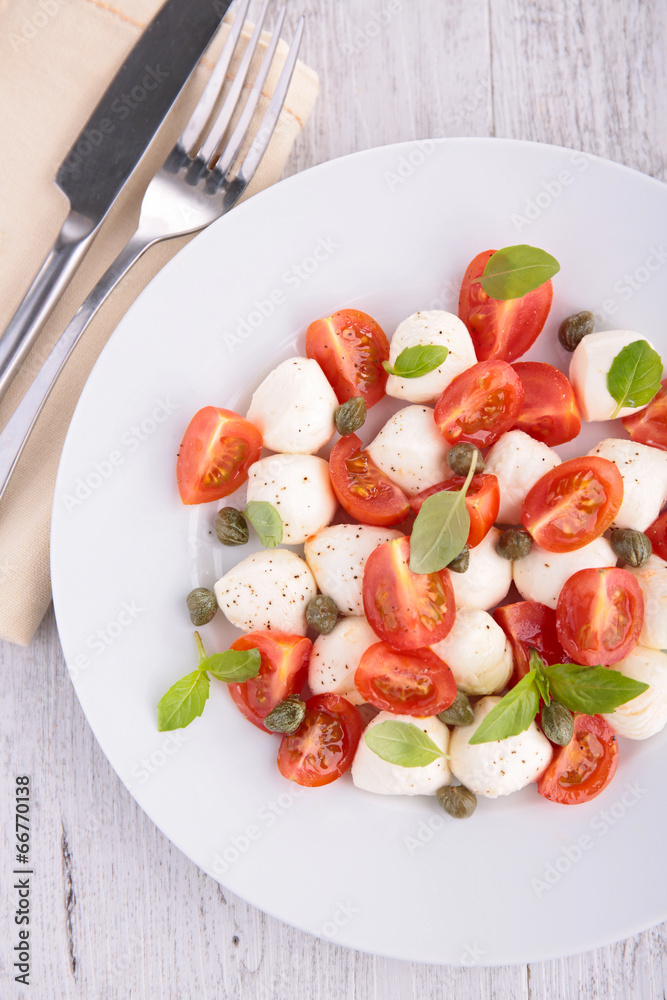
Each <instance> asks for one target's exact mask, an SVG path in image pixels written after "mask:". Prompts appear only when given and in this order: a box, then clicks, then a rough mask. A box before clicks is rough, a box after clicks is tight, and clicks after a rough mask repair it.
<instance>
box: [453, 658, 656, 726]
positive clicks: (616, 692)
mask: <svg viewBox="0 0 667 1000" xmlns="http://www.w3.org/2000/svg"><path fill="white" fill-rule="evenodd" d="M530 668H531V669H530V671H529V672H528V673H527V674H526V676H525V677H522V679H521V680H520V681H519V683H518V684H517V685H516V686H515V687H513V688H512V690H511V691H509V692H508V693H507V694H506V695H505V697H504V698H501V699H500V701H499V702H498V704H497V705H496V706H495V707H494V708H492V709H491V711H490V712H489V714H488V715H487V716H485V717H484V719H483V720H482V722H481V723H480V725H479V726H478V727H477V729H476V730H475V732H474V733H473V735H472V736H471V737H470V740H469V741H468V742H469V743H470V744H471V745H474V744H477V743H491V742H492V741H494V740H506V739H508V737H510V736H518V734H519V733H523V732H524V731H525V730H526V729H528V727H529V726H530V724H531V722H532V721H533V719H534V718H535V716H536V715H537V711H538V708H539V704H540V695H541V696H542V697H543V698H544V700H545V702H546V704H547V705H548V704H549V703H550V700H551V699H552V698H553V699H554V701H557V702H559V703H560V704H561V705H564V706H565V708H569V709H570V711H571V712H580V713H582V714H583V715H600V714H603V713H608V712H613V711H614V710H615V709H617V708H618V707H619V705H624V704H625V703H626V702H628V701H632V699H633V698H637V697H638V696H639V695H640V694H642V692H644V691H646V690H647V689H648V684H643V683H642V682H641V681H636V680H634V679H633V678H632V677H626V676H625V675H624V674H621V673H619V672H618V671H617V670H609V669H608V668H607V667H582V666H580V664H578V663H556V664H554V666H547V664H546V663H545V662H544V660H543V659H542V657H541V656H540V654H539V653H538V652H537V650H535V649H531V651H530ZM545 693H546V697H545ZM547 698H549V701H547Z"/></svg>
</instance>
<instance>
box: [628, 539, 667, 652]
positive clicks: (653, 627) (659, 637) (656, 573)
mask: <svg viewBox="0 0 667 1000" xmlns="http://www.w3.org/2000/svg"><path fill="white" fill-rule="evenodd" d="M626 569H627V570H628V571H629V572H630V573H632V574H633V575H634V576H635V577H636V578H637V583H638V584H639V586H640V587H641V592H642V596H643V598H644V624H643V625H642V630H641V633H640V635H639V645H640V646H648V647H649V649H667V562H665V560H664V559H661V558H660V556H655V555H654V556H650V558H649V560H648V562H646V563H645V564H644V565H643V566H641V567H639V568H638V569H633V568H632V567H631V566H626Z"/></svg>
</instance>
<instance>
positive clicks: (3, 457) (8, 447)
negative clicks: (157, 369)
mask: <svg viewBox="0 0 667 1000" xmlns="http://www.w3.org/2000/svg"><path fill="white" fill-rule="evenodd" d="M154 242H157V241H156V240H154V239H151V238H150V237H145V236H144V235H142V233H141V232H140V231H137V232H136V233H135V234H134V236H133V237H132V239H131V240H130V241H129V242H128V243H127V244H126V245H125V247H123V249H122V250H121V252H120V253H119V254H118V256H117V257H116V259H115V260H114V261H113V263H112V264H111V265H110V266H109V267H108V268H107V270H106V271H105V272H104V274H103V275H102V277H101V278H100V280H99V281H98V282H97V284H96V285H95V287H94V288H93V289H92V291H91V292H90V294H89V295H88V297H87V298H86V300H85V302H84V303H83V304H82V305H81V306H80V307H79V309H78V310H77V312H76V313H75V315H74V317H73V318H72V320H71V321H70V323H69V324H68V325H67V327H66V328H65V330H64V331H63V333H62V334H61V336H60V337H59V338H58V340H57V341H56V344H55V346H54V347H53V349H52V351H51V353H50V354H49V356H48V358H47V359H46V361H45V362H44V364H43V365H42V367H41V368H40V370H39V371H38V373H37V375H36V377H35V379H34V381H33V383H32V385H31V386H30V388H29V389H28V391H27V392H26V394H25V396H24V397H23V399H22V400H21V402H20V403H19V405H18V406H17V407H16V409H15V410H14V413H13V414H12V416H11V417H10V418H9V420H8V421H7V423H6V425H5V427H4V428H3V430H2V433H0V497H2V495H3V493H4V492H5V489H6V488H7V484H8V483H9V480H10V479H11V476H12V473H13V471H14V467H15V466H16V463H17V462H18V460H19V458H20V457H21V453H22V451H23V449H24V447H25V445H26V443H27V441H28V438H29V436H30V433H31V432H32V429H33V427H34V426H35V423H36V421H37V418H38V416H39V415H40V413H41V412H42V409H43V407H44V404H45V403H46V401H47V399H48V398H49V395H50V393H51V390H52V388H53V386H54V385H55V384H56V382H57V380H58V376H59V375H60V372H61V371H62V369H63V368H64V366H65V362H66V361H67V359H68V358H69V356H70V354H71V353H72V351H73V350H74V348H75V346H76V345H77V343H78V342H79V340H80V339H81V337H82V335H83V333H84V332H85V331H86V330H87V328H88V326H89V324H90V322H91V320H92V319H93V317H94V316H95V315H96V314H97V312H98V310H99V309H100V307H101V306H102V304H103V303H104V302H105V301H106V299H107V297H108V296H109V294H110V293H111V292H112V291H113V289H114V288H115V287H116V285H117V284H118V282H119V281H120V280H121V278H122V277H123V275H125V274H127V272H128V271H129V270H130V268H131V267H132V265H133V264H134V263H135V262H136V261H137V260H138V259H139V258H140V257H141V255H142V254H143V253H144V251H145V250H147V249H148V247H149V246H151V245H152V243H154Z"/></svg>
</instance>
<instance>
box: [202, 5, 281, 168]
mask: <svg viewBox="0 0 667 1000" xmlns="http://www.w3.org/2000/svg"><path fill="white" fill-rule="evenodd" d="M268 7H269V0H264V3H263V5H262V10H261V12H260V15H259V18H258V19H257V24H256V25H255V30H254V31H253V33H252V36H251V38H250V41H249V42H248V45H247V48H246V50H245V52H244V53H243V58H242V60H241V64H240V66H239V68H238V70H237V72H236V73H235V74H234V79H233V81H232V85H231V88H230V90H229V93H228V94H227V97H226V98H225V103H224V104H223V106H222V108H221V110H220V114H219V115H218V117H217V118H216V120H215V124H214V125H213V127H212V129H211V131H210V132H209V135H208V138H207V139H206V141H205V142H204V143H203V145H202V147H201V150H200V151H199V157H200V159H201V160H203V161H204V163H208V162H209V160H210V159H211V157H212V156H213V154H214V153H215V149H216V146H218V145H219V143H220V140H221V139H222V137H223V135H224V134H225V131H226V129H227V126H228V125H229V123H230V121H231V120H232V115H233V114H234V109H235V107H236V105H237V103H238V100H239V97H240V96H241V91H242V90H243V85H244V83H245V81H246V77H247V75H248V70H249V69H250V63H251V62H252V57H253V56H254V54H255V50H256V49H257V44H258V42H259V39H260V35H261V34H262V28H263V26H264V21H265V20H266V12H267V10H268Z"/></svg>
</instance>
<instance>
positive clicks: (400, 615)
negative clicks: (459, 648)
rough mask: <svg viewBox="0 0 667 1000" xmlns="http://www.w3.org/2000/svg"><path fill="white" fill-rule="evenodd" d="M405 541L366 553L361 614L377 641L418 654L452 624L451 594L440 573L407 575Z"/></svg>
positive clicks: (407, 545)
mask: <svg viewBox="0 0 667 1000" xmlns="http://www.w3.org/2000/svg"><path fill="white" fill-rule="evenodd" d="M409 564H410V539H409V538H405V537H404V538H395V539H394V540H393V541H391V542H384V543H383V544H382V545H379V546H378V547H377V549H374V550H373V552H371V554H370V556H369V557H368V559H367V561H366V567H365V569H364V590H363V597H364V610H365V612H366V618H367V619H368V622H369V624H370V626H371V628H372V629H373V631H374V632H375V634H376V635H377V636H378V638H380V639H382V641H383V642H387V643H389V645H390V646H393V648H394V649H423V647H424V646H431V645H433V644H434V643H436V642H440V640H441V639H444V638H445V636H446V635H447V634H448V632H449V631H450V629H451V627H452V625H453V624H454V617H455V614H456V610H455V605H454V590H453V588H452V584H451V581H450V579H449V573H448V572H447V570H446V569H441V570H440V571H439V572H438V573H413V572H412V570H411V569H410V565H409Z"/></svg>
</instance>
